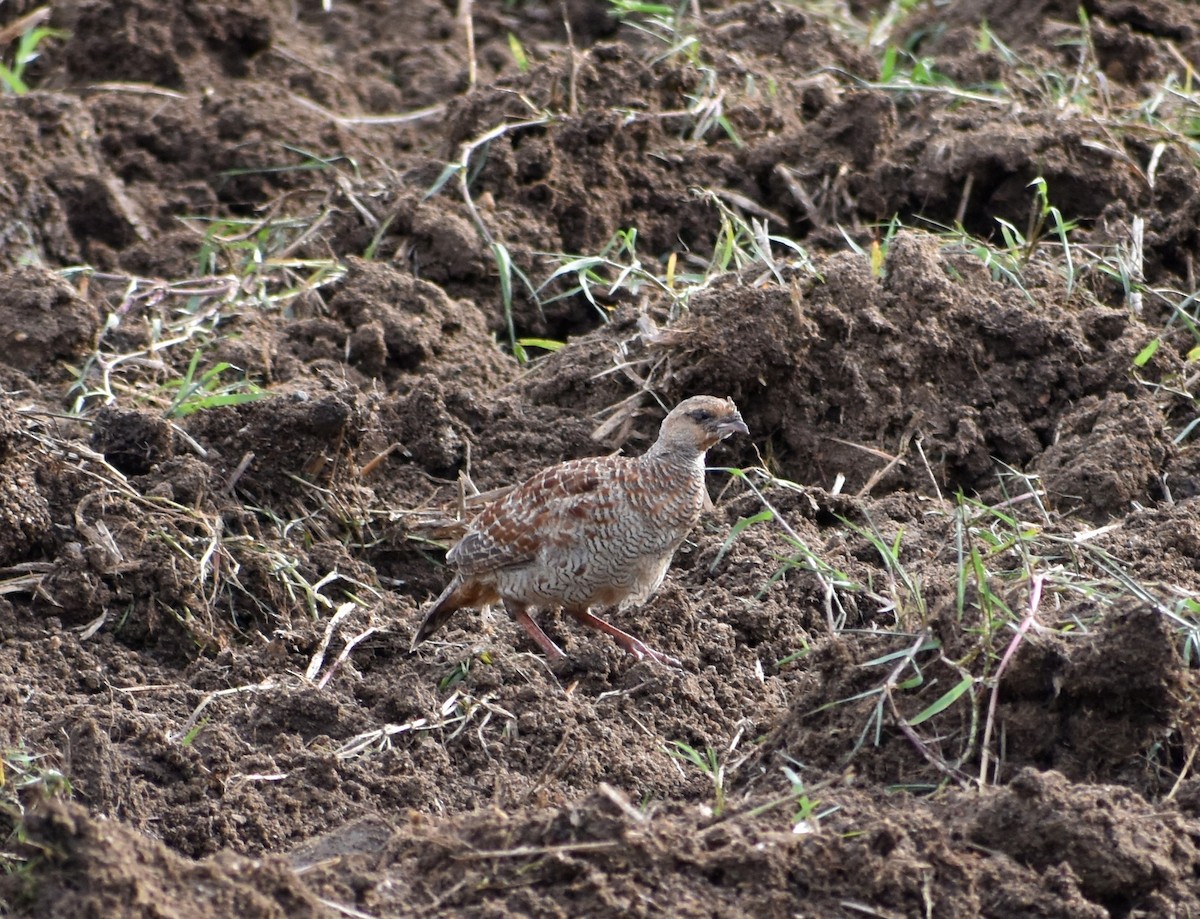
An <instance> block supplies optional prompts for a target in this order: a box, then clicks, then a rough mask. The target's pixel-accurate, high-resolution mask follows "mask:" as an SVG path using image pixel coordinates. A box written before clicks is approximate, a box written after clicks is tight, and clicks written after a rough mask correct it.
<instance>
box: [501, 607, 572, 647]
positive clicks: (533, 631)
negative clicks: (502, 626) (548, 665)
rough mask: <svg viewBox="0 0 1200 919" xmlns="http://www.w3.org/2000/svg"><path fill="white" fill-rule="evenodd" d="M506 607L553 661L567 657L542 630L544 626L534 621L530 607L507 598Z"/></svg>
mask: <svg viewBox="0 0 1200 919" xmlns="http://www.w3.org/2000/svg"><path fill="white" fill-rule="evenodd" d="M504 608H505V609H506V610H508V614H509V615H510V616H512V617H513V618H514V619H515V620H517V622H518V623H520V625H521V628H523V629H524V630H525V632H526V633H527V634H528V635H529V637H530V638H532V639H533V640H534V642H536V644H537V646H538V647H539V648H541V649H542V653H543V654H545V655H546V657H548V658H550V660H552V661H561V660H562V659H563V658H565V657H566V655H565V654H563V649H562V648H560V647H559V646H558V645H556V644H555V643H554V641H553V640H552V639H551V638H550V636H549V635H547V634H546V633H545V632H543V631H542V627H541V626H540V625H538V624H537V623H536V622H534V621H533V617H532V616H530V615H529V613H528V611H527V610H528V607H526V606H525V605H524V604H523V603H513V602H512V601H511V600H505V601H504Z"/></svg>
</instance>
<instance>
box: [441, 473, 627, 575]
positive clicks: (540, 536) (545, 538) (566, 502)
mask: <svg viewBox="0 0 1200 919" xmlns="http://www.w3.org/2000/svg"><path fill="white" fill-rule="evenodd" d="M625 463H628V460H627V459H625V458H623V457H594V458H591V459H582V460H572V461H570V462H566V463H560V464H559V465H557V466H552V467H550V468H549V469H545V470H543V471H542V472H539V473H538V474H537V475H535V476H534V477H533V478H531V479H529V480H528V481H527V482H525V483H524V484H522V485H520V486H518V487H517V488H515V489H513V490H512V491H511V492H509V493H508V494H507V495H505V496H504V497H503V498H501V499H500V500H499V501H496V502H494V503H492V504H489V505H488V506H487V507H485V508H484V509H483V511H482V512H481V513H480V514H479V516H478V517H477V518H475V521H474V522H473V523H472V524H471V529H470V530H469V531H468V533H467V535H466V536H464V537H463V538H462V539H461V540H460V541H459V543H458V545H456V546H455V547H454V548H453V549H451V550H450V552H449V554H448V555H447V556H446V561H447V562H449V563H450V564H452V565H454V567H456V568H457V569H458V571H459V573H460V574H461V575H462V576H463V577H468V578H469V577H472V576H474V575H478V574H481V573H484V572H487V571H495V570H497V569H500V568H506V567H509V566H511V565H521V564H525V563H528V562H531V561H533V560H534V559H536V558H537V555H538V553H539V551H541V550H542V549H543V548H544V547H547V546H556V547H559V548H562V547H565V546H567V545H571V544H574V543H577V542H579V541H580V540H581V539H584V538H587V536H588V534H598V535H602V534H603V533H604V532H605V531H607V530H608V529H609V528H610V527H611V524H612V523H613V522H614V520H615V518H616V515H617V514H618V513H619V506H618V505H619V501H618V491H619V488H620V481H621V479H622V478H623V477H622V475H621V473H622V472H623V471H624V470H623V468H622V466H623V464H625Z"/></svg>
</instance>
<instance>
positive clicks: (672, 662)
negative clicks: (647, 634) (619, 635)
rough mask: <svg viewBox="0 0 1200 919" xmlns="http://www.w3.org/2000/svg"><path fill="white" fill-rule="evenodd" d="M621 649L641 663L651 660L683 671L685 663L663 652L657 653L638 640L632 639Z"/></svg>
mask: <svg viewBox="0 0 1200 919" xmlns="http://www.w3.org/2000/svg"><path fill="white" fill-rule="evenodd" d="M621 647H623V648H624V649H625V651H626V652H627V653H629V654H632V655H633V656H634V658H635V659H637V660H639V661H641V660H645V659H646V658H649V659H650V660H652V661H654V662H655V663H656V664H662V665H663V666H665V667H675V668H676V669H679V670H682V669H683V662H682V661H680V660H679V659H678V658H675V657H671V655H669V654H663V653H662V652H661V651H655V650H654V649H653V648H651V647H650V646H649V645H648V644H646V643H645V642H644V641H641V640H640V639H637V638H631V639H630V641H629V644H621Z"/></svg>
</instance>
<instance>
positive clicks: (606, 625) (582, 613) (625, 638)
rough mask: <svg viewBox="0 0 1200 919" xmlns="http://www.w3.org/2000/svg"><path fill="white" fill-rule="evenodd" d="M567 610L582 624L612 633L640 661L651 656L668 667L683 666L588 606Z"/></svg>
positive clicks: (628, 652) (651, 658)
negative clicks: (588, 608) (591, 610)
mask: <svg viewBox="0 0 1200 919" xmlns="http://www.w3.org/2000/svg"><path fill="white" fill-rule="evenodd" d="M567 612H568V613H570V614H571V616H573V617H574V618H575V621H576V622H578V623H580V624H581V625H586V626H589V627H590V628H593V629H599V630H600V631H601V632H605V633H607V634H609V635H611V636H612V637H613V638H614V639H616V642H617V644H618V645H620V646H621V647H622V648H623V649H624V650H625V653H627V654H632V655H633V656H634V657H635V658H637V659H638V660H639V661H640V660H642V659H643V658H646V657H648V658H650V660H652V661H657V662H658V663H660V664H665V665H666V666H668V667H680V668H682V667H683V664H681V663H680V662H679V661H678V660H676V659H675V658H673V657H671V656H670V655H668V654H663V653H662V652H661V651H655V650H654V649H653V648H651V647H650V646H649V645H647V644H646V643H645V642H643V641H641V640H639V639H637V638H634V637H633V636H632V635H630V634H629V633H628V632H622V631H621V630H620V629H618V628H617V627H616V626H615V625H613V624H612V623H611V622H605V621H604V620H603V619H601V618H600V617H599V616H593V615H592V614H591V613H590V612H588V610H587V609H586V608H583V609H570V608H568V609H567Z"/></svg>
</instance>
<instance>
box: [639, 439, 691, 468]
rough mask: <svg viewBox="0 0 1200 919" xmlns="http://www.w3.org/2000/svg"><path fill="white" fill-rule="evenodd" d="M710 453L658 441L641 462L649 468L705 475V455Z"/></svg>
mask: <svg viewBox="0 0 1200 919" xmlns="http://www.w3.org/2000/svg"><path fill="white" fill-rule="evenodd" d="M707 452H708V451H706V450H697V449H696V448H695V447H694V446H691V445H682V444H671V443H663V442H662V441H658V442H657V443H655V444H654V446H652V447H651V448H650V449H649V450H647V451H646V452H645V453H644V454H642V457H641V460H642V462H643V463H645V464H646V465H648V466H658V467H662V468H665V469H674V470H678V471H679V472H688V473H692V472H695V471H697V470H698V471H699V472H700V474H702V475H703V473H704V455H705V453H707Z"/></svg>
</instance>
